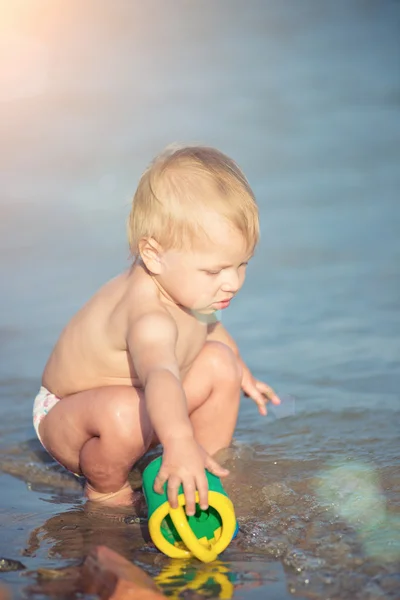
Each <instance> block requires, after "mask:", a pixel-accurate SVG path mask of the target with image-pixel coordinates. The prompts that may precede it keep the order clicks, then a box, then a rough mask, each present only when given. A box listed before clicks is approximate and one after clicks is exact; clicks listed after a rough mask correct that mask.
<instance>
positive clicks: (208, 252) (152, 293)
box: [33, 146, 279, 515]
mask: <svg viewBox="0 0 400 600" xmlns="http://www.w3.org/2000/svg"><path fill="white" fill-rule="evenodd" d="M128 236H129V243H130V249H131V253H132V256H133V257H134V260H133V264H132V266H131V267H130V268H129V269H128V270H127V271H126V272H124V273H122V274H121V275H119V276H118V277H116V278H115V279H112V280H111V281H110V282H108V283H107V284H106V285H104V286H103V287H102V288H101V289H100V290H99V291H98V292H97V293H96V294H95V295H94V296H93V297H92V298H91V299H90V300H89V301H88V303H87V304H86V305H85V306H83V308H82V309H81V310H80V311H79V312H78V313H77V314H76V315H75V316H74V317H73V318H72V320H71V321H70V322H69V323H68V324H67V326H66V327H65V329H64V330H63V332H62V333H61V336H60V338H59V340H58V342H57V344H56V346H55V348H54V350H53V352H52V354H51V356H50V358H49V360H48V362H47V365H46V367H45V370H44V373H43V378H42V387H41V389H40V392H39V394H38V396H37V397H36V399H35V403H34V413H33V414H34V426H35V429H36V432H37V435H38V437H39V439H40V441H41V443H42V444H43V446H44V447H45V448H46V450H47V451H48V452H49V453H50V454H51V455H52V456H53V457H54V458H55V459H56V460H57V461H58V462H60V463H61V464H62V465H64V466H65V467H66V468H67V469H69V470H70V471H72V472H74V473H77V474H81V475H84V477H85V478H86V484H85V495H86V497H87V498H88V499H90V500H95V501H100V502H104V503H106V504H109V505H127V504H130V503H132V502H133V501H134V498H133V492H132V488H131V486H130V485H129V482H128V474H129V471H130V470H131V468H132V466H133V465H134V463H135V462H136V461H137V460H138V459H139V458H140V457H141V456H143V454H144V453H145V452H146V451H147V450H148V449H149V448H150V446H151V445H153V444H157V443H161V444H162V446H163V458H162V465H161V468H160V471H159V473H158V476H157V478H156V480H155V483H154V489H155V491H156V492H159V493H160V492H161V491H162V488H163V486H164V484H165V482H167V492H168V499H169V502H170V504H171V505H172V506H173V507H176V506H177V505H178V504H177V493H178V489H179V487H180V485H181V484H182V485H183V490H184V494H185V500H186V512H187V514H188V515H193V514H194V513H195V505H196V499H195V493H196V491H197V492H198V497H199V504H200V506H201V508H203V509H206V508H207V507H208V486H207V478H206V475H205V468H207V469H208V470H209V471H211V472H212V473H214V474H215V475H217V476H220V477H222V476H225V475H227V474H228V471H227V470H226V469H224V468H222V467H221V466H220V465H219V464H218V463H217V462H216V461H215V460H214V459H213V458H212V457H213V455H214V454H215V453H216V452H217V451H218V450H220V449H221V448H224V447H227V446H229V444H230V442H231V439H232V435H233V432H234V429H235V426H236V420H237V415H238V410H239V401H240V394H241V390H243V391H244V393H245V394H246V395H247V396H250V397H251V398H252V399H253V400H254V401H255V402H256V404H257V405H258V408H259V412H260V413H261V414H266V408H265V404H266V402H267V401H268V400H270V401H272V402H273V403H275V404H279V398H278V397H277V396H276V394H275V393H274V392H273V390H272V389H271V388H270V387H269V386H267V385H266V384H265V383H263V382H261V381H258V380H257V379H255V378H254V377H253V375H252V374H251V372H250V370H249V369H248V367H247V366H246V365H245V364H244V362H243V360H242V359H241V357H240V354H239V351H238V348H237V346H236V344H235V342H234V341H233V339H232V338H231V336H230V335H229V333H228V332H227V331H226V329H225V328H224V327H223V325H222V324H221V322H219V321H218V320H217V319H216V312H217V311H219V310H221V309H225V308H227V307H228V306H229V304H230V302H231V301H232V299H233V298H234V297H235V295H236V294H237V293H238V291H239V290H240V288H241V287H242V285H243V282H244V279H245V275H246V266H247V264H248V262H249V260H250V259H251V257H252V255H253V252H254V249H255V246H256V244H257V241H258V237H259V221H258V210H257V205H256V201H255V198H254V195H253V192H252V190H251V188H250V186H249V184H248V182H247V180H246V178H245V176H244V175H243V173H242V172H241V170H240V169H239V167H238V166H237V165H236V164H235V162H234V161H233V160H231V159H230V158H228V157H227V156H225V155H224V154H222V153H221V152H219V151H218V150H215V149H213V148H208V147H201V146H194V147H182V148H174V149H167V150H166V151H165V152H163V153H162V154H161V155H159V156H158V157H156V159H155V160H154V161H153V163H152V164H151V165H150V167H149V168H148V169H147V170H146V171H145V172H144V174H143V175H142V177H141V179H140V182H139V185H138V188H137V191H136V194H135V196H134V199H133V203H132V208H131V212H130V215H129V221H128Z"/></svg>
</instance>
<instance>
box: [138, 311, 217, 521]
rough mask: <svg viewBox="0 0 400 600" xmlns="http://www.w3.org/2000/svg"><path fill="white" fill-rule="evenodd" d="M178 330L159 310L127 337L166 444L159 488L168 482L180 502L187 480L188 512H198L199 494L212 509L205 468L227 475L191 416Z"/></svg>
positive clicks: (152, 415) (157, 429)
mask: <svg viewBox="0 0 400 600" xmlns="http://www.w3.org/2000/svg"><path fill="white" fill-rule="evenodd" d="M177 337H178V332H177V328H176V324H175V322H174V321H173V320H172V319H171V317H170V316H169V315H168V314H166V313H164V312H162V311H160V310H158V311H153V312H151V313H147V314H146V315H144V316H141V317H140V318H139V319H137V320H136V321H134V322H133V323H132V324H131V326H130V327H129V332H128V335H127V344H128V349H129V352H130V355H131V358H132V361H133V365H134V368H135V371H136V374H137V376H138V378H139V380H140V382H141V383H142V385H143V388H144V394H145V402H146V409H147V413H148V416H149V419H150V422H151V424H152V427H153V429H154V431H155V433H156V435H157V437H158V439H159V440H160V442H161V444H162V445H163V449H164V452H163V462H162V466H161V468H160V471H159V474H158V476H157V478H156V481H155V485H154V489H155V491H157V492H159V493H161V492H162V488H163V485H164V483H165V482H166V481H168V500H169V502H170V504H171V506H173V507H175V508H176V507H177V506H178V501H177V493H178V489H179V486H180V485H181V484H182V485H183V488H184V493H185V499H186V512H187V514H188V515H190V514H194V512H195V492H196V490H197V491H198V492H199V500H200V506H201V507H202V508H204V509H205V508H207V507H208V484H207V478H206V474H205V470H204V469H205V468H207V469H209V470H210V471H211V472H213V473H214V474H216V475H219V476H220V475H224V474H226V472H225V470H224V469H222V467H220V466H219V465H218V463H217V462H216V461H214V460H213V459H212V458H211V457H210V456H208V455H207V454H206V453H205V451H204V450H203V449H202V448H201V446H199V444H198V443H197V442H196V440H195V438H194V435H193V429H192V425H191V422H190V419H189V415H188V411H187V404H186V398H185V393H184V390H183V387H182V383H181V381H180V373H179V367H178V364H177V361H176V356H175V346H176V341H177Z"/></svg>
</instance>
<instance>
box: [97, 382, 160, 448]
mask: <svg viewBox="0 0 400 600" xmlns="http://www.w3.org/2000/svg"><path fill="white" fill-rule="evenodd" d="M132 393H133V394H136V390H135V389H134V388H132ZM132 393H129V390H126V389H121V392H120V393H117V394H116V396H115V398H114V401H113V403H112V404H111V405H110V409H109V410H108V411H107V413H108V414H106V415H104V420H105V427H106V428H107V430H108V433H109V434H110V436H111V437H114V438H115V440H116V442H118V443H119V444H123V445H124V446H128V447H130V446H133V447H136V446H141V445H143V446H146V447H147V446H149V445H150V443H151V440H152V436H153V431H152V427H151V424H150V421H149V419H148V417H147V414H146V413H145V411H144V410H143V409H142V408H141V407H140V405H139V403H138V402H137V401H136V402H135V401H134V399H133V398H132ZM103 437H104V436H103ZM107 437H108V436H107Z"/></svg>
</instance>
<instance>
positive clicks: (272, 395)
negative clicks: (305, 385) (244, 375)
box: [256, 381, 281, 404]
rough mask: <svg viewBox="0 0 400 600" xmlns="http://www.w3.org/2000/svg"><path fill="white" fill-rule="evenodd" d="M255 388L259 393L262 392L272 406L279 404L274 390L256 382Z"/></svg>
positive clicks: (260, 382) (261, 382)
mask: <svg viewBox="0 0 400 600" xmlns="http://www.w3.org/2000/svg"><path fill="white" fill-rule="evenodd" d="M256 386H257V389H258V390H259V391H260V392H262V393H263V394H264V395H265V396H267V398H268V399H269V400H271V402H272V404H280V403H281V401H280V398H279V396H278V395H277V394H275V392H274V390H273V389H272V388H271V387H270V386H269V385H267V384H266V383H264V382H263V381H257V383H256Z"/></svg>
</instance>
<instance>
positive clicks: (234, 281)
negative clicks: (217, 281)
mask: <svg viewBox="0 0 400 600" xmlns="http://www.w3.org/2000/svg"><path fill="white" fill-rule="evenodd" d="M239 287H240V281H239V275H238V272H237V271H236V270H234V269H232V270H229V271H226V273H225V278H224V282H223V284H222V286H221V289H222V291H223V292H229V293H232V294H234V293H235V292H237V291H238V289H239Z"/></svg>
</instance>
